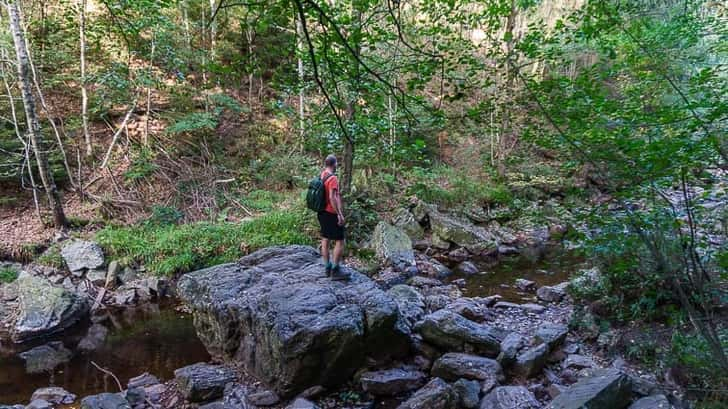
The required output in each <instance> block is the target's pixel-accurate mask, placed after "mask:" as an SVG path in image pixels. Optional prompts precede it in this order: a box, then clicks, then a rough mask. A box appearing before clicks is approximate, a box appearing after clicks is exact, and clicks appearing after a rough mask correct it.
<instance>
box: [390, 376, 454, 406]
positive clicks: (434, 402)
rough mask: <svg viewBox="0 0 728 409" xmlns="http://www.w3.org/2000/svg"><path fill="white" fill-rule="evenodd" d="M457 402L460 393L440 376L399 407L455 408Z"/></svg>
mask: <svg viewBox="0 0 728 409" xmlns="http://www.w3.org/2000/svg"><path fill="white" fill-rule="evenodd" d="M457 404H458V395H457V394H456V393H455V391H454V390H453V387H452V386H451V385H449V384H448V383H447V382H445V381H443V380H442V379H440V378H433V379H432V380H431V381H430V382H428V383H427V385H425V386H423V387H422V388H421V389H419V390H418V391H417V392H415V393H414V394H413V395H412V396H411V397H410V398H409V399H407V400H406V401H405V402H404V403H402V404H401V405H399V406H398V407H397V409H425V408H427V409H454V408H456V407H457Z"/></svg>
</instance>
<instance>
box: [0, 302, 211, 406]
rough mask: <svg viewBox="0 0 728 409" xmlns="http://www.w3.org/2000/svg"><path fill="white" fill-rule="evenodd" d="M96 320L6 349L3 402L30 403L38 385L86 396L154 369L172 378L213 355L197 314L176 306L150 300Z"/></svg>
mask: <svg viewBox="0 0 728 409" xmlns="http://www.w3.org/2000/svg"><path fill="white" fill-rule="evenodd" d="M94 321H95V324H93V325H90V326H89V325H86V326H85V327H84V326H82V327H81V328H77V329H75V330H73V331H70V332H67V333H64V334H62V335H59V336H56V337H52V338H49V339H44V340H40V341H36V342H34V343H33V344H30V345H22V346H21V347H18V346H13V345H3V346H1V347H0V403H27V402H28V401H29V399H30V396H31V394H32V393H33V391H35V390H36V389H38V388H41V387H46V386H60V387H63V388H65V389H66V390H68V391H69V392H72V393H75V394H76V395H78V396H85V395H90V394H95V393H100V392H105V391H108V392H117V391H118V387H117V386H116V382H115V381H114V380H113V378H110V377H109V376H108V375H104V374H103V373H101V372H100V371H99V370H98V369H96V368H95V367H94V366H93V365H92V364H91V362H92V361H93V362H95V363H97V364H98V365H100V366H101V367H104V368H106V369H109V370H110V371H112V372H113V373H114V374H115V375H116V376H117V377H119V379H120V380H121V382H122V383H124V384H125V383H126V382H127V381H128V380H129V378H132V377H134V376H137V375H140V374H142V373H143V372H149V373H151V374H153V375H156V376H157V377H159V378H160V379H170V378H171V377H172V376H173V371H174V370H175V369H177V368H179V367H182V366H185V365H188V364H190V363H194V362H199V361H206V360H208V359H209V355H208V354H207V351H206V350H205V348H204V346H203V345H202V343H201V342H200V341H199V340H198V338H197V335H196V334H195V330H194V327H193V325H192V317H191V316H189V315H187V314H182V313H179V312H177V311H175V310H174V309H173V308H172V306H169V305H162V306H161V307H160V305H157V304H149V305H147V306H145V307H144V308H140V309H133V310H132V309H127V310H124V311H122V312H117V313H109V314H107V315H106V316H103V317H96V318H95V319H94Z"/></svg>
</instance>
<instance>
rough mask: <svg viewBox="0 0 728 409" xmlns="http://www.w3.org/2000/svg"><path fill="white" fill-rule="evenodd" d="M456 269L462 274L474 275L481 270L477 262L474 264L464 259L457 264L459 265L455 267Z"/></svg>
mask: <svg viewBox="0 0 728 409" xmlns="http://www.w3.org/2000/svg"><path fill="white" fill-rule="evenodd" d="M455 271H456V272H458V273H460V274H465V275H473V274H478V271H480V270H478V267H477V266H476V265H475V264H473V263H472V262H470V261H463V262H462V263H460V264H458V265H457V267H456V268H455Z"/></svg>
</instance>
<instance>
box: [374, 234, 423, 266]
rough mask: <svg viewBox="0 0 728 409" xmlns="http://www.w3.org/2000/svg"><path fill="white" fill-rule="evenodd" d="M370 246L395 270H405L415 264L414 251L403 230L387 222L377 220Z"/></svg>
mask: <svg viewBox="0 0 728 409" xmlns="http://www.w3.org/2000/svg"><path fill="white" fill-rule="evenodd" d="M371 243H372V248H373V249H374V251H375V252H376V254H377V257H379V259H380V260H381V261H382V262H384V263H385V264H386V265H391V266H392V267H394V268H395V269H396V270H399V271H406V270H408V269H409V268H411V267H414V266H415V253H414V250H412V240H410V238H409V236H407V233H405V231H404V230H402V229H400V228H398V227H395V226H392V225H391V224H389V223H385V222H379V224H377V227H375V228H374V233H373V234H372V242H371Z"/></svg>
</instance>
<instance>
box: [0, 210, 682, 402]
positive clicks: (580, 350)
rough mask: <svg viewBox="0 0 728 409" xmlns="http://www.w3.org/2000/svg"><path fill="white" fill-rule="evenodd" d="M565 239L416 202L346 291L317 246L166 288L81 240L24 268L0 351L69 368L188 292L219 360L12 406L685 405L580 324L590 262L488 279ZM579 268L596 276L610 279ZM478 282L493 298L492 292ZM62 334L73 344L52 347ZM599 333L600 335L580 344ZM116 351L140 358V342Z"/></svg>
mask: <svg viewBox="0 0 728 409" xmlns="http://www.w3.org/2000/svg"><path fill="white" fill-rule="evenodd" d="M476 216H477V215H476ZM481 216H482V215H481ZM483 217H485V216H483ZM564 231H565V228H564V227H562V226H561V225H559V224H553V225H550V226H536V227H530V228H524V229H521V230H519V231H513V230H511V229H508V228H505V227H501V226H499V225H498V224H497V223H495V222H487V221H486V222H484V223H483V224H481V225H475V224H472V223H471V222H470V221H468V220H466V219H464V218H459V217H456V216H452V215H446V214H444V213H441V212H439V211H438V210H437V209H435V208H434V207H432V206H429V205H426V204H423V203H413V205H412V206H411V207H409V208H407V209H402V210H401V211H399V212H397V213H396V214H395V217H394V218H393V220H392V221H391V223H386V222H382V223H380V225H379V226H377V229H376V230H375V232H374V235H373V239H372V243H371V247H372V249H373V250H374V252H375V253H376V255H377V257H378V258H379V260H380V262H381V265H382V268H381V269H378V270H377V271H375V272H374V273H373V274H372V275H371V276H367V275H365V274H362V273H360V272H359V271H357V270H356V269H355V268H351V267H347V272H348V273H349V274H350V276H351V279H350V280H349V281H348V282H334V281H331V280H330V279H328V278H327V277H326V276H325V273H324V268H323V264H322V263H321V261H320V255H319V254H318V252H317V251H316V250H315V249H313V248H310V247H306V246H287V247H272V248H268V249H263V250H260V251H258V252H255V253H252V254H250V255H248V256H246V257H243V258H242V259H241V260H239V261H238V262H236V263H230V264H225V265H221V266H216V267H211V268H208V269H205V270H200V271H197V272H193V273H188V274H186V275H184V276H182V277H181V278H180V279H179V282H178V283H174V282H172V283H168V282H166V281H164V280H159V279H157V278H149V277H146V276H145V275H144V273H143V271H139V270H132V269H128V268H127V269H121V268H119V266H118V264H115V263H114V262H113V261H112V262H111V263H108V264H107V261H106V260H105V259H104V257H103V252H101V251H100V249H99V248H98V247H97V246H95V244H94V243H91V242H83V241H76V240H73V241H72V240H69V241H68V242H67V243H65V245H64V246H63V252H62V254H63V257H64V258H65V261H66V265H67V266H68V271H65V272H61V271H59V270H55V269H47V268H42V267H38V266H20V267H21V269H22V270H23V271H24V272H23V273H21V275H20V277H19V279H18V280H17V281H16V282H15V283H13V284H10V285H3V286H2V287H0V290H1V291H0V294H2V295H3V297H2V299H3V303H2V308H3V309H4V311H8V312H9V313H7V314H5V315H4V316H3V317H4V318H3V323H2V325H3V328H4V331H3V333H2V334H3V335H2V336H1V337H2V338H1V339H3V341H2V342H3V343H2V344H0V345H8V343H27V342H29V341H30V342H32V341H33V340H36V342H39V345H38V347H37V348H40V349H42V350H43V351H40V350H38V351H34V352H33V353H31V354H27V352H28V349H27V348H20V349H23V352H22V353H21V355H22V354H26V363H27V362H29V361H30V362H33V358H32V357H33V356H34V354H36V353H39V352H44V351H45V352H48V354H46V355H47V356H50V357H54V358H53V359H56V358H58V359H56V360H60V361H59V362H58V363H56V364H55V366H54V367H56V368H57V367H58V365H62V364H63V363H62V361H63V360H64V359H68V358H69V355H73V354H74V353H75V351H76V350H78V349H82V346H83V347H84V348H86V347H87V346H88V347H89V349H90V350H93V347H94V343H96V341H98V339H100V338H101V339H103V338H107V337H108V336H109V335H107V334H106V333H105V331H104V330H103V329H101V328H102V327H103V328H106V327H105V326H104V325H105V324H104V323H105V322H108V321H109V320H113V318H108V317H109V315H108V314H106V316H107V318H105V319H101V318H98V317H99V316H102V315H103V314H99V311H107V310H110V309H112V308H114V307H116V308H118V307H122V308H124V309H129V308H130V307H131V306H134V305H138V304H142V305H145V304H147V303H148V302H149V301H151V300H159V299H164V298H165V295H167V294H176V295H177V296H178V297H179V299H180V300H181V301H182V302H183V303H184V306H183V307H182V309H183V310H185V311H189V312H191V313H192V315H193V317H194V325H195V329H196V334H197V336H199V339H200V340H201V341H202V344H204V346H205V348H206V349H207V351H208V352H209V353H210V355H211V359H207V358H204V359H201V360H200V362H196V360H195V359H194V356H192V354H190V353H189V352H188V351H185V350H184V348H180V349H179V350H174V351H172V352H171V356H175V357H177V356H183V359H182V360H181V361H180V360H178V361H175V362H182V361H186V363H189V364H190V365H187V366H182V367H180V368H176V370H175V371H174V373H173V374H172V373H169V372H166V373H159V371H156V372H157V373H154V374H144V373H143V372H146V371H150V372H155V370H154V368H153V367H152V365H147V366H145V364H144V363H140V364H139V367H138V371H137V372H136V373H134V375H137V376H133V375H132V372H130V371H125V372H124V373H121V374H119V375H120V378H121V379H119V385H116V381H115V380H112V379H113V377H111V376H110V375H106V378H105V379H107V381H108V385H106V387H105V388H103V390H104V391H105V393H101V394H98V395H90V396H86V397H80V396H75V394H84V395H87V394H88V393H87V391H86V390H72V391H66V390H64V389H59V388H58V387H57V385H58V384H59V382H57V379H56V378H54V377H51V378H50V379H49V380H48V385H46V386H48V387H53V388H52V389H44V388H41V389H39V390H37V391H35V392H34V393H31V394H29V396H27V397H26V398H25V403H24V404H22V405H18V406H11V407H13V408H15V407H18V408H20V407H26V408H48V407H67V406H64V405H67V404H69V403H70V404H72V405H75V406H69V407H79V406H80V407H82V408H88V409H95V408H115V409H121V408H197V407H200V408H206V409H211V408H229V409H236V408H246V409H247V408H256V407H260V408H262V407H270V408H291V409H294V408H295V409H305V408H399V409H409V408H411V409H415V408H431V409H450V408H452V409H455V408H481V409H489V408H496V409H497V408H504V409H505V408H544V407H548V408H554V409H561V408H581V407H589V408H592V409H612V408H616V409H620V408H628V407H629V408H632V409H639V408H651V407H665V408H668V407H676V408H677V407H681V402H680V401H679V399H676V397H675V396H673V394H672V393H671V392H672V391H668V390H663V389H661V388H660V387H659V386H658V385H657V383H656V382H655V379H654V377H653V376H651V375H650V374H642V373H639V372H638V371H636V370H634V369H632V368H630V367H628V366H627V365H626V364H625V363H624V361H623V360H621V359H618V358H617V359H614V358H611V359H608V358H605V355H603V354H601V351H600V348H601V347H603V346H605V345H608V344H609V342H610V337H609V336H608V334H606V335H605V334H601V335H600V331H599V328H595V324H594V323H593V322H592V323H591V326H590V324H589V322H588V319H587V320H586V323H585V324H584V322H583V317H582V326H581V327H580V328H579V329H578V330H577V331H575V330H574V329H570V327H569V324H570V323H571V322H572V321H573V318H574V309H575V306H574V305H573V303H572V301H571V300H570V298H569V296H568V285H569V282H567V281H566V276H567V275H570V274H568V273H573V272H575V271H568V270H569V268H570V267H571V268H573V269H579V268H581V267H582V266H581V265H579V264H572V265H569V266H559V269H564V275H563V277H564V280H565V281H564V282H559V279H557V278H559V277H562V276H561V275H558V274H553V273H554V272H551V274H550V273H549V272H548V271H545V272H544V273H543V277H548V278H549V279H544V280H542V279H540V277H541V276H539V274H541V273H540V272H539V273H535V274H533V275H529V274H524V275H522V276H520V275H519V274H518V271H517V270H518V269H514V270H513V271H509V272H507V274H506V273H497V274H496V276H488V274H494V273H493V269H490V270H491V271H488V270H489V268H488V267H487V266H497V265H498V262H497V260H499V259H502V257H508V256H510V257H529V258H530V259H538V258H539V257H541V256H542V255H543V254H545V253H546V252H547V251H548V248H549V247H550V246H554V245H556V244H557V242H558V240H559V238H560V237H561V236H562V235H563V233H564ZM557 248H558V247H557ZM543 267H544V269H547V268H548V265H545V266H543ZM559 274H561V273H559ZM500 275H503V277H500V278H497V277H498V276H500ZM575 276H576V277H577V278H576V279H577V280H591V279H595V277H597V276H598V272H597V271H596V270H589V269H585V270H584V271H583V272H582V273H580V274H576V275H575ZM483 277H494V278H492V280H495V281H494V283H497V281H498V280H501V281H502V282H501V283H500V284H498V285H503V286H507V287H505V288H504V293H505V292H506V291H505V290H507V293H508V296H507V297H506V298H504V297H502V296H500V295H497V294H495V292H496V291H495V290H494V289H495V288H497V287H498V285H491V284H492V283H491V284H487V285H485V284H483V279H482V278H483ZM479 280H480V284H474V283H478V282H479ZM486 281H487V282H489V283H490V282H491V279H490V278H489V279H488V280H486ZM577 283H578V282H577ZM577 285H578V284H577ZM483 286H485V287H487V291H483V292H479V288H480V289H482V288H483ZM38 295H43V296H40V297H39V296H38ZM110 316H112V317H113V314H111V315H110ZM89 322H90V323H93V325H91V326H84V325H88V324H84V323H89ZM79 323H80V326H81V327H83V328H87V329H86V330H85V331H86V332H85V335H84V336H83V337H80V338H81V339H79V340H78V342H76V341H72V342H70V343H73V344H74V345H73V350H69V349H68V345H67V344H69V342H68V341H69V339H68V338H67V335H68V334H71V333H72V331H73V329H74V328H79ZM159 325H160V326H163V325H165V324H164V323H163V322H159ZM584 331H586V332H588V333H589V334H588V336H585V334H584ZM53 334H61V335H62V337H63V341H66V342H65V343H64V342H60V343H59V342H57V341H56V342H55V343H54V342H50V343H48V342H40V341H47V340H48V337H49V336H52V335H53ZM180 335H181V336H191V335H189V334H186V333H185V334H180ZM596 335H600V336H599V337H598V339H599V342H596V343H594V342H586V341H585V339H587V338H589V339H593V338H595V336H596ZM38 340H40V341H38ZM160 342H164V341H160ZM101 343H102V344H103V341H101ZM21 345H23V344H21ZM115 345H116V346H115V347H114V348H113V349H114V350H116V349H122V350H124V351H127V352H126V353H127V354H128V359H129V360H132V357H133V355H134V354H135V351H136V349H135V348H136V347H134V348H131V349H129V348H128V347H123V346H121V345H119V344H115ZM166 347H169V348H175V347H173V346H171V345H161V346H160V351H162V350H165V348H166ZM3 348H4V349H5V350H6V351H7V350H9V348H7V347H3ZM97 348H98V347H97ZM16 349H17V348H16ZM33 349H35V348H33ZM31 351H32V349H31ZM109 353H114V352H113V351H111V350H109ZM11 354H12V352H11ZM53 359H50V361H53ZM53 363H55V362H53ZM182 365H185V364H182ZM67 370H69V371H75V370H76V369H75V368H70V367H69V368H68V369H67ZM41 371H42V370H41ZM170 371H171V370H170ZM162 372H164V371H162ZM98 376H99V377H103V376H102V375H98ZM18 377H19V378H21V379H19V380H18V382H23V380H24V379H27V375H18ZM160 379H161V380H160ZM11 382H12V381H11ZM119 390H121V392H119ZM14 396H16V395H14ZM16 399H19V400H21V401H22V400H23V399H21V397H19V396H16ZM28 402H29V403H28ZM24 405H27V406H24ZM655 405H657V406H655ZM661 405H662V406H661ZM0 408H4V407H3V406H2V405H0Z"/></svg>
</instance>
